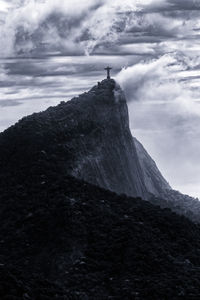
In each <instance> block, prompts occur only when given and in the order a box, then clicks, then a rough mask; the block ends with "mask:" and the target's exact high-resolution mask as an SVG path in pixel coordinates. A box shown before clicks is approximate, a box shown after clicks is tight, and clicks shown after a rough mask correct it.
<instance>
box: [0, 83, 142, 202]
mask: <svg viewBox="0 0 200 300" xmlns="http://www.w3.org/2000/svg"><path fill="white" fill-rule="evenodd" d="M0 148H1V150H0V163H1V168H5V169H6V168H7V166H8V165H18V166H20V168H21V169H24V168H26V164H25V163H24V162H23V160H24V157H25V158H26V160H27V159H29V160H31V161H32V164H33V168H34V162H37V161H40V160H41V159H43V158H44V157H45V156H48V158H49V159H50V160H51V161H55V163H56V164H57V165H59V172H64V173H65V174H70V175H73V176H75V177H77V178H80V179H83V180H85V181H87V182H89V183H93V184H96V185H98V186H101V187H104V188H106V189H109V190H112V191H115V192H117V193H119V194H121V193H125V194H127V195H130V196H141V197H143V198H146V196H147V188H146V186H145V182H144V178H143V177H144V176H143V173H142V170H141V166H140V162H139V160H138V156H137V152H136V148H135V144H134V142H133V139H132V136H131V132H130V129H129V118H128V108H127V104H126V99H125V97H124V94H123V92H122V90H121V89H120V87H119V86H118V85H117V84H116V83H115V81H114V80H104V81H102V82H101V83H99V84H98V86H94V87H93V88H92V89H91V90H90V91H89V92H88V93H84V94H82V95H80V96H79V97H77V98H74V99H72V100H71V101H69V102H67V103H61V104H60V105H58V106H57V107H54V108H49V109H47V110H46V111H45V112H42V113H39V114H33V115H32V116H29V117H26V118H24V119H22V120H21V121H20V122H18V123H17V124H16V125H15V126H13V127H11V128H9V129H8V130H6V131H5V132H4V133H3V134H1V135H0ZM19 149H20V150H19ZM19 151H20V152H21V151H23V153H24V157H22V156H21V153H20V152H19ZM25 173H26V172H25ZM30 174H31V169H30ZM22 176H23V174H22ZM30 176H31V175H30Z"/></svg>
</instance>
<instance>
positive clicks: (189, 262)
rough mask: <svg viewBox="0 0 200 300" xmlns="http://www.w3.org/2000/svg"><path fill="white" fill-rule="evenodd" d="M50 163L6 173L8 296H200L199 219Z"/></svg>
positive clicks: (2, 288) (1, 193)
mask: <svg viewBox="0 0 200 300" xmlns="http://www.w3.org/2000/svg"><path fill="white" fill-rule="evenodd" d="M48 164H49V165H48V166H49V167H48V168H47V162H46V164H45V161H44V163H40V164H38V166H37V164H36V166H35V169H34V172H32V175H31V180H30V178H29V177H28V176H27V179H24V178H23V182H22V181H21V178H20V176H19V177H17V176H15V177H14V176H12V173H10V176H8V174H7V176H6V177H3V178H2V180H1V188H0V228H1V230H0V243H1V253H0V274H1V275H0V293H1V299H2V300H4V299H35V300H36V299H37V300H38V299H41V300H43V299H142V300H143V299H159V300H160V299H179V298H181V299H198V298H195V297H198V296H199V294H200V227H199V225H195V224H193V223H192V222H190V221H189V220H187V219H186V218H185V217H181V216H178V215H176V214H175V213H172V212H171V211H170V210H169V209H164V210H161V209H160V208H159V207H156V206H153V205H152V204H150V203H149V202H146V201H142V200H141V199H134V198H128V197H126V196H125V195H121V196H118V195H116V194H114V193H112V192H109V191H106V190H103V189H100V188H98V187H96V186H92V185H89V184H87V183H85V182H82V181H78V180H77V179H74V178H72V177H66V176H64V174H61V173H60V174H59V173H57V170H56V165H54V164H52V166H51V163H50V162H49V163H48ZM53 166H54V167H53ZM15 171H16V170H15Z"/></svg>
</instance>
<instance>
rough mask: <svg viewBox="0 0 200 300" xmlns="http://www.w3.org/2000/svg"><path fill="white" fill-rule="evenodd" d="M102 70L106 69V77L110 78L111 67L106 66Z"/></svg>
mask: <svg viewBox="0 0 200 300" xmlns="http://www.w3.org/2000/svg"><path fill="white" fill-rule="evenodd" d="M104 70H106V71H107V79H110V70H112V68H111V67H107V68H105V69H104Z"/></svg>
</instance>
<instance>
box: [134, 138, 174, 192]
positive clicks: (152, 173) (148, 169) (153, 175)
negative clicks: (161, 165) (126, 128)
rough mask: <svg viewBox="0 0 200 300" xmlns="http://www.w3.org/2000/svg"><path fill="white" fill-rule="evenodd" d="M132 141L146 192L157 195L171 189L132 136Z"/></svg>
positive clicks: (152, 161) (153, 162)
mask: <svg viewBox="0 0 200 300" xmlns="http://www.w3.org/2000/svg"><path fill="white" fill-rule="evenodd" d="M134 143H135V146H136V151H137V155H138V159H139V162H140V166H141V169H142V173H143V179H144V183H145V186H146V189H147V190H148V192H149V193H151V194H154V195H155V196H159V195H161V194H162V193H164V192H165V191H167V190H171V187H170V185H169V183H168V182H167V181H166V180H165V178H164V177H163V176H162V174H161V173H160V171H159V169H158V167H157V165H156V163H155V161H154V160H153V159H152V158H151V156H150V155H149V154H148V153H147V151H146V150H145V149H144V147H143V146H142V144H141V143H140V142H139V141H138V140H137V139H136V138H134Z"/></svg>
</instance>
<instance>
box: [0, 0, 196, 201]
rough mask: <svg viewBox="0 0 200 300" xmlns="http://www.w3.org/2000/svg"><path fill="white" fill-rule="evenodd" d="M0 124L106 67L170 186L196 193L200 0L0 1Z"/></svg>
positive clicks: (91, 80) (73, 89)
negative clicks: (123, 93)
mask: <svg viewBox="0 0 200 300" xmlns="http://www.w3.org/2000/svg"><path fill="white" fill-rule="evenodd" d="M0 61H1V64H0V131H3V130H4V129H5V128H7V127H8V126H10V125H11V124H13V123H15V122H16V121H17V120H18V119H20V118H21V117H23V116H24V115H28V114H30V113H32V112H37V111H41V110H43V109H45V108H47V107H48V106H50V105H56V104H57V103H59V102H60V101H61V100H67V99H70V98H72V97H73V96H75V95H78V94H80V93H81V92H83V91H85V90H87V89H89V88H90V87H91V86H93V85H94V84H95V83H96V82H97V81H99V80H101V79H103V78H104V76H105V73H104V71H103V69H104V67H105V66H106V65H108V64H110V65H111V66H112V67H113V72H112V74H113V76H114V77H115V78H116V80H117V81H119V83H120V84H121V86H122V87H123V88H124V90H125V93H126V96H127V100H128V106H129V113H130V125H131V130H132V132H133V135H135V136H136V137H137V138H138V139H139V140H140V141H141V142H142V143H143V145H144V146H145V148H146V149H147V151H148V152H149V153H150V154H151V156H152V157H153V158H154V160H155V161H156V163H157V165H158V167H159V168H160V170H161V171H162V173H163V174H164V176H165V177H166V179H167V180H168V181H169V183H170V184H171V186H172V187H173V188H175V189H178V190H180V191H181V192H183V193H187V194H189V195H193V196H198V197H199V198H200V185H199V182H200V0H114V1H110V0H81V1H80V0H7V1H5V0H0Z"/></svg>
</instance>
